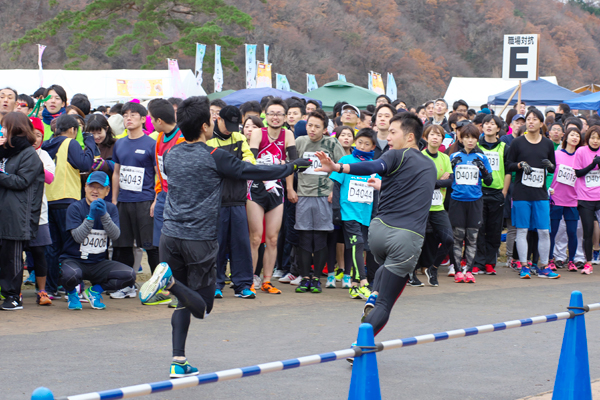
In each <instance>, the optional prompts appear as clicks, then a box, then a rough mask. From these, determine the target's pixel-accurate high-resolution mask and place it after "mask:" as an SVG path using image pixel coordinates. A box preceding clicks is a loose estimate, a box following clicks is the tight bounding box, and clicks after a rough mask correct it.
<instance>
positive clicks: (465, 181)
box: [454, 164, 479, 186]
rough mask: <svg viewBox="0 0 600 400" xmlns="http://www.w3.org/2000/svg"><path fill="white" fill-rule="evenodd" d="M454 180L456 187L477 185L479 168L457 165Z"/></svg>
mask: <svg viewBox="0 0 600 400" xmlns="http://www.w3.org/2000/svg"><path fill="white" fill-rule="evenodd" d="M454 179H455V180H456V183H457V184H458V185H469V186H473V185H477V184H478V183H479V168H477V167H476V166H474V165H468V164H461V165H457V166H456V169H455V170H454Z"/></svg>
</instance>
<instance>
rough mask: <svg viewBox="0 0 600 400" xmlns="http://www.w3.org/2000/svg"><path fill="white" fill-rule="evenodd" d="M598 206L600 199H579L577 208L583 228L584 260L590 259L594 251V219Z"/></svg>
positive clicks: (599, 205) (599, 206)
mask: <svg viewBox="0 0 600 400" xmlns="http://www.w3.org/2000/svg"><path fill="white" fill-rule="evenodd" d="M599 208H600V201H581V200H580V201H579V205H578V207H577V210H578V211H579V217H580V219H581V227H582V228H583V252H584V253H585V260H586V261H592V256H593V252H594V242H593V240H592V237H593V235H594V221H596V211H597V210H598V209H599Z"/></svg>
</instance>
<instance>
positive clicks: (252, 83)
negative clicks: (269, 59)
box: [246, 44, 257, 89]
mask: <svg viewBox="0 0 600 400" xmlns="http://www.w3.org/2000/svg"><path fill="white" fill-rule="evenodd" d="M256 71H257V66H256V45H255V44H247V45H246V89H253V88H255V87H256Z"/></svg>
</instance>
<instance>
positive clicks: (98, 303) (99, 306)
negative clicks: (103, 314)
mask: <svg viewBox="0 0 600 400" xmlns="http://www.w3.org/2000/svg"><path fill="white" fill-rule="evenodd" d="M70 296H71V295H69V297H70ZM83 297H84V298H85V299H86V300H87V301H89V302H90V306H92V308H93V309H94V310H104V309H105V308H106V304H104V303H103V302H102V293H98V292H94V291H93V290H92V288H91V287H89V288H87V289H85V290H84V291H83Z"/></svg>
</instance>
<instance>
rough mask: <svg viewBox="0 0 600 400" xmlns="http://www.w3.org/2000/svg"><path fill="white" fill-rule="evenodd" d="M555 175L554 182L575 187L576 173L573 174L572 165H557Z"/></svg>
mask: <svg viewBox="0 0 600 400" xmlns="http://www.w3.org/2000/svg"><path fill="white" fill-rule="evenodd" d="M555 176H556V182H558V183H562V184H563V185H568V186H571V187H575V181H576V180H577V175H575V169H573V168H572V167H569V166H568V165H564V164H561V165H559V166H558V171H556V173H555Z"/></svg>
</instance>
